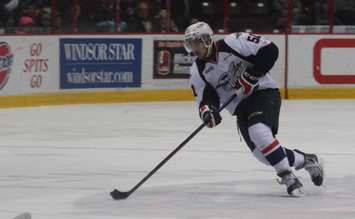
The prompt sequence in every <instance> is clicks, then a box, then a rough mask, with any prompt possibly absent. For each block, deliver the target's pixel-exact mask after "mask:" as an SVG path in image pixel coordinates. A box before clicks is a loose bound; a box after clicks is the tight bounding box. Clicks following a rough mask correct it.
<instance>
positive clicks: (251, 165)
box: [0, 100, 355, 219]
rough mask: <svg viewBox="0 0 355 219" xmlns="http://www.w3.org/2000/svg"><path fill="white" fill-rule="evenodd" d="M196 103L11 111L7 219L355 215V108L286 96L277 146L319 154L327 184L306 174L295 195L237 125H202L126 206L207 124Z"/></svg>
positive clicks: (1, 200)
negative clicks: (118, 195) (28, 217)
mask: <svg viewBox="0 0 355 219" xmlns="http://www.w3.org/2000/svg"><path fill="white" fill-rule="evenodd" d="M194 107H195V105H194V103H192V102H179V103H149V104H109V105H73V106H58V107H38V108H24V109H2V110H0V118H1V129H0V138H1V140H0V218H1V219H7V218H13V217H15V216H16V215H18V214H20V213H22V212H30V213H31V214H32V218H33V219H74V218H75V219H77V218H80V219H84V218H85V219H94V218H95V219H96V218H97V219H113V218H115V219H117V218H119V219H121V218H128V219H138V218H139V219H141V218H144V219H153V218H154V219H162V218H164V219H169V218H193V219H198V218H201V219H202V218H203V219H209V218H218V219H226V218H270V219H271V218H272V219H274V218H280V219H284V218H287V219H291V218H310V219H315V218H337V219H343V218H355V171H354V167H355V101H354V100H331V101H329V100H324V101H320V100H312V101H284V102H283V106H282V113H281V122H280V130H279V135H278V139H279V140H280V142H281V143H282V144H283V145H286V146H288V147H290V148H299V149H301V150H305V151H307V152H316V153H318V154H319V155H321V156H322V157H323V159H324V160H325V165H326V174H327V175H326V177H327V178H326V180H325V186H323V187H315V186H313V185H312V183H311V181H310V179H309V177H308V175H307V174H306V173H305V172H304V171H300V172H297V174H298V175H300V176H301V177H302V182H303V184H304V186H305V188H304V190H305V192H306V193H307V196H305V197H302V198H290V197H288V196H287V195H286V191H285V188H284V187H282V186H280V185H278V184H277V182H276V180H275V179H276V176H275V174H274V172H273V170H272V169H271V168H270V167H267V166H263V164H261V163H259V162H258V161H257V160H256V159H255V158H254V157H253V156H252V154H251V153H250V152H249V150H248V149H247V147H246V146H245V143H244V142H240V140H239V136H238V134H237V131H236V126H235V118H234V117H231V116H229V115H228V114H227V113H226V112H224V113H223V123H222V124H221V125H220V126H218V127H216V128H215V129H207V128H206V129H203V130H202V131H201V132H200V133H199V134H198V135H197V136H196V137H195V138H193V140H192V141H191V142H190V143H188V144H187V145H186V147H185V148H184V149H183V150H182V151H180V152H179V153H178V154H176V156H174V157H173V158H172V159H171V160H170V161H169V162H168V163H167V164H166V165H165V166H163V167H162V169H161V170H160V171H159V172H157V173H156V174H155V175H154V176H153V177H152V178H150V179H149V180H148V181H147V182H146V183H145V184H143V185H142V187H140V188H139V189H138V190H137V191H136V192H135V193H133V194H132V195H131V196H130V197H129V198H128V199H127V200H122V201H113V200H112V199H111V198H110V196H109V192H110V191H111V190H113V189H114V188H118V189H120V190H123V191H126V190H129V189H131V188H132V187H133V186H134V185H135V184H136V183H137V182H138V181H139V180H141V179H142V178H143V177H144V176H145V175H146V174H147V173H148V172H149V171H151V170H152V168H154V166H155V165H156V164H158V163H159V162H160V161H161V160H162V159H163V158H164V157H165V156H166V155H167V154H169V153H170V152H171V151H172V150H173V149H174V148H175V147H176V146H177V145H178V144H179V143H181V142H182V141H183V140H184V139H185V138H186V137H187V136H188V135H189V134H190V133H191V132H192V131H193V130H194V129H195V128H197V127H198V126H199V125H200V121H199V119H198V116H197V112H196V110H195V109H194Z"/></svg>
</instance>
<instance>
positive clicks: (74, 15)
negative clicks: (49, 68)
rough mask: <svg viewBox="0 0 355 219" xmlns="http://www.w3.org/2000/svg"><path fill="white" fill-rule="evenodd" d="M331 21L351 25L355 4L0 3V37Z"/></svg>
mask: <svg viewBox="0 0 355 219" xmlns="http://www.w3.org/2000/svg"><path fill="white" fill-rule="evenodd" d="M226 2H227V3H228V4H226ZM329 2H333V5H328V4H329ZM290 3H291V5H290ZM225 15H227V16H225ZM330 17H331V18H332V19H331V20H332V23H333V24H334V25H355V0H331V1H328V0H293V1H289V0H229V1H224V0H0V34H30V33H72V32H74V33H77V32H78V33H88V32H93V33H97V32H101V33H110V32H139V33H141V32H154V33H166V32H183V31H184V29H185V27H186V26H187V25H189V24H191V23H194V22H196V21H199V20H202V21H206V22H208V23H209V24H210V25H211V26H212V27H213V28H214V31H216V32H234V31H253V32H285V31H286V30H287V26H288V22H289V21H290V22H291V24H292V25H329V23H330Z"/></svg>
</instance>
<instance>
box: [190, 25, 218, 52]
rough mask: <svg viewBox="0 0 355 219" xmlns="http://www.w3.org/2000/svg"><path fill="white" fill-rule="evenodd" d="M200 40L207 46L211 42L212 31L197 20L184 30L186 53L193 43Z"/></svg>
mask: <svg viewBox="0 0 355 219" xmlns="http://www.w3.org/2000/svg"><path fill="white" fill-rule="evenodd" d="M199 42H202V43H203V44H204V45H205V46H206V47H207V48H208V47H210V46H211V45H212V43H213V31H212V29H211V27H210V26H209V25H208V24H207V23H205V22H197V23H195V24H192V25H190V26H188V27H187V28H186V30H185V42H184V46H185V49H186V51H187V52H188V53H190V52H192V47H193V44H195V43H199Z"/></svg>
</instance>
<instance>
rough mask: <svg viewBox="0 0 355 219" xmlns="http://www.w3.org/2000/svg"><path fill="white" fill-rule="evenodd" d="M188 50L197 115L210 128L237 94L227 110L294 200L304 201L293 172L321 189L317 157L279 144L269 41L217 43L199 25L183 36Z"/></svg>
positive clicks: (237, 38) (238, 38) (232, 38)
mask: <svg viewBox="0 0 355 219" xmlns="http://www.w3.org/2000/svg"><path fill="white" fill-rule="evenodd" d="M185 48H186V50H187V52H189V53H191V52H192V53H194V54H195V55H196V56H197V59H196V60H195V62H194V63H193V65H192V67H191V88H192V90H193V93H194V96H195V98H196V101H197V105H198V109H199V115H200V117H201V119H202V120H203V121H207V122H208V123H207V126H208V127H209V128H212V127H215V126H216V125H218V124H219V123H220V122H221V120H222V118H221V116H220V114H219V113H218V112H217V111H216V110H217V109H218V108H219V107H220V103H223V102H225V101H226V100H227V99H228V98H229V97H230V96H231V95H233V94H234V93H236V94H237V98H235V99H234V100H233V101H232V102H231V103H230V104H229V105H228V106H227V107H226V109H227V110H228V111H229V112H230V113H231V114H232V115H236V116H237V125H238V130H240V132H241V134H242V136H243V138H244V140H245V142H246V144H247V145H248V147H249V148H250V150H251V151H252V153H253V154H254V156H255V157H256V158H257V159H258V160H260V161H261V162H263V163H264V164H266V165H271V166H272V167H273V168H274V169H275V171H276V173H277V175H278V176H279V177H280V180H279V183H280V184H284V185H285V186H286V188H287V192H288V194H290V195H296V196H298V195H302V193H303V192H302V183H301V182H300V180H299V178H298V177H297V176H295V175H294V174H293V172H292V169H291V168H292V167H293V168H294V169H296V170H300V169H305V170H306V171H308V173H309V174H310V177H311V179H312V181H313V183H314V184H315V185H316V186H320V185H322V183H323V167H322V163H321V160H320V159H319V158H318V156H316V155H314V154H307V153H304V152H302V151H300V150H291V149H288V148H286V147H284V146H282V144H281V143H280V142H279V141H278V140H277V139H276V134H277V132H278V124H279V113H280V106H281V97H280V93H279V89H278V85H277V84H276V82H275V81H274V80H273V79H272V77H271V74H270V73H269V71H270V70H271V68H272V67H273V65H274V63H275V61H276V60H277V58H278V48H277V46H276V45H275V44H274V43H273V42H271V41H270V40H268V39H266V38H264V37H262V36H258V35H254V34H249V33H234V34H230V35H228V36H226V37H225V38H224V39H223V40H218V41H215V40H213V32H212V29H211V28H210V27H209V25H208V24H206V23H204V22H198V23H195V24H192V25H190V26H189V27H188V28H187V29H186V31H185Z"/></svg>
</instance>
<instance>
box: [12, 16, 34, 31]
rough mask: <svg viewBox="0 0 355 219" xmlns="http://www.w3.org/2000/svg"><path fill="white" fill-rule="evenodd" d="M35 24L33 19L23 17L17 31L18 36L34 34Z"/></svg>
mask: <svg viewBox="0 0 355 219" xmlns="http://www.w3.org/2000/svg"><path fill="white" fill-rule="evenodd" d="M34 24H35V22H34V20H33V18H32V17H29V16H22V17H21V18H20V19H19V28H18V29H17V30H16V31H15V32H16V34H30V33H33V26H34Z"/></svg>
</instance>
